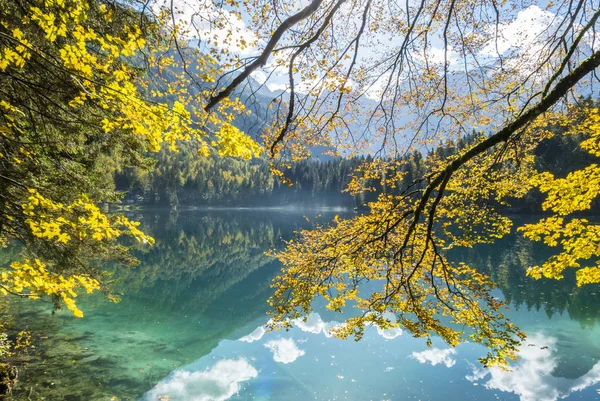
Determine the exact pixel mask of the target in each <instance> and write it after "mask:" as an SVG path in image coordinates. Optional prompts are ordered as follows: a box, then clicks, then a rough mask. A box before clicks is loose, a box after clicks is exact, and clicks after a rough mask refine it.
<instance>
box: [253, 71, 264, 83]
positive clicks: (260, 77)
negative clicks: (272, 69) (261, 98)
mask: <svg viewBox="0 0 600 401" xmlns="http://www.w3.org/2000/svg"><path fill="white" fill-rule="evenodd" d="M250 76H251V77H252V78H254V79H255V80H256V82H258V83H259V84H264V83H265V82H266V81H267V74H265V73H264V72H262V71H260V70H256V71H254V72H253V73H252V74H250Z"/></svg>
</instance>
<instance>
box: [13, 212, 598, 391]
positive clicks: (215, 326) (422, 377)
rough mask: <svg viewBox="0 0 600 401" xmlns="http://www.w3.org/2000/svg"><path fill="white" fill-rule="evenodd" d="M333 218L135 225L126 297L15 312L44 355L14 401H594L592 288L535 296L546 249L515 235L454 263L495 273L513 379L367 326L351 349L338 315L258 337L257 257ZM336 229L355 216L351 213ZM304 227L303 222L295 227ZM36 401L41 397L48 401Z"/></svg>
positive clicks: (192, 219) (152, 219) (242, 215)
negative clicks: (140, 233) (338, 330)
mask: <svg viewBox="0 0 600 401" xmlns="http://www.w3.org/2000/svg"><path fill="white" fill-rule="evenodd" d="M336 213H337V214H340V215H344V212H343V211H340V210H331V209H323V210H318V211H314V210H300V211H294V210H291V209H281V210H243V209H240V210H205V211H180V212H179V213H169V212H160V211H155V212H144V213H141V214H136V215H135V216H132V217H136V218H137V219H139V220H141V221H142V223H143V227H144V228H145V230H146V231H148V232H150V233H151V234H152V235H153V236H154V237H155V239H156V245H155V246H154V247H152V248H139V249H135V254H136V256H137V257H138V258H139V259H140V261H141V263H140V264H139V265H138V266H136V267H135V268H133V269H117V268H115V269H114V270H115V277H116V278H118V280H117V281H116V282H115V284H114V288H115V289H116V291H117V292H121V293H123V296H122V300H121V302H119V303H117V304H114V303H110V302H108V301H107V300H106V298H105V297H104V296H102V295H94V296H86V297H83V296H82V297H80V299H79V300H78V305H79V306H80V308H81V309H82V310H83V312H84V313H85V317H84V318H83V319H77V318H74V317H72V316H71V315H69V313H68V312H66V311H59V312H57V313H56V314H55V315H53V316H52V315H51V314H50V309H51V307H50V305H47V304H44V303H35V304H33V303H32V302H24V303H19V304H18V305H16V308H17V313H18V314H19V316H20V319H21V321H22V322H24V324H26V325H27V326H28V328H29V329H31V330H32V331H33V332H34V333H36V334H35V336H34V339H35V341H36V344H37V345H36V346H37V350H38V352H37V353H36V355H33V356H32V358H33V359H32V362H33V363H31V364H30V366H29V367H28V369H27V370H26V371H23V372H22V377H21V383H20V390H19V394H18V395H17V397H16V398H17V399H27V398H28V397H30V399H47V400H66V401H76V400H86V401H87V400H111V398H112V397H117V398H115V399H120V400H141V401H156V400H161V401H166V400H170V401H209V400H216V401H224V400H277V401H279V400H289V401H307V400H356V401H367V400H377V401H383V400H444V401H449V400H457V401H458V400H460V401H463V400H521V401H534V400H535V401H550V400H558V399H567V400H594V399H600V325H598V323H599V322H600V287H599V286H588V287H584V288H577V287H576V286H575V284H574V279H573V277H571V276H568V277H566V278H565V279H564V280H562V281H549V280H543V281H534V280H532V279H529V278H527V277H525V273H524V268H525V265H527V264H530V263H537V262H539V261H541V260H542V259H543V258H544V257H546V256H547V255H548V250H547V249H545V248H544V247H543V246H540V245H539V244H532V243H530V242H528V241H525V240H524V239H523V238H521V237H519V236H510V237H507V238H504V239H503V240H501V241H498V242H497V243H496V244H494V245H490V246H481V247H479V248H476V249H469V250H462V251H457V252H455V254H454V255H452V257H454V258H461V259H462V260H466V261H468V262H469V263H471V264H474V265H475V266H477V267H478V268H479V269H480V270H481V271H484V272H486V273H487V274H489V275H490V276H491V277H492V278H493V279H494V280H495V281H496V282H498V285H499V288H498V289H496V290H494V291H495V294H496V295H497V296H498V297H501V298H504V299H507V300H509V301H510V302H511V304H510V311H509V312H508V313H507V314H508V316H509V317H510V318H511V319H512V320H513V321H514V322H515V323H516V324H517V325H519V326H520V328H521V329H522V330H524V331H525V332H526V333H527V334H528V339H527V340H526V342H525V343H524V344H523V345H522V348H521V353H520V359H519V361H517V362H515V363H514V364H513V365H512V366H511V370H512V371H510V372H506V371H503V370H499V369H491V370H486V369H483V368H482V367H481V365H480V364H479V362H478V361H477V358H478V357H481V356H483V355H485V353H486V350H485V349H484V348H483V347H482V346H479V345H475V344H470V343H465V344H462V345H459V346H458V347H456V348H450V347H449V346H447V345H446V344H445V343H443V342H442V341H440V340H439V339H438V340H436V339H434V341H433V346H432V347H431V348H428V347H427V346H426V344H425V340H424V339H416V338H413V337H411V336H409V335H406V333H403V332H402V330H400V329H389V330H381V329H380V328H378V327H370V328H368V329H367V330H366V334H365V336H364V338H363V339H362V340H361V341H359V342H355V341H352V340H346V341H344V340H339V339H336V338H333V337H332V336H331V332H330V331H331V329H332V328H333V327H335V326H336V325H337V324H339V323H338V322H341V321H343V320H344V318H345V317H346V316H340V315H339V314H336V313H334V312H332V311H328V310H324V309H323V308H318V307H317V308H316V313H314V314H312V315H310V316H309V318H308V320H307V321H306V322H302V321H299V322H296V325H295V327H294V328H293V329H291V330H289V331H275V332H266V331H265V330H264V328H263V325H264V324H265V323H266V322H267V320H268V317H267V316H266V314H265V313H266V311H267V304H266V300H267V298H268V297H269V295H270V292H271V288H270V281H271V279H272V278H273V277H274V275H276V274H277V273H278V272H279V271H280V269H281V265H280V264H279V263H278V262H276V261H274V260H272V259H270V258H268V257H267V256H265V254H264V252H265V251H266V250H268V249H273V248H277V247H280V246H281V240H282V239H288V238H290V237H291V236H292V234H293V231H294V230H297V229H299V228H307V227H310V224H311V222H312V221H313V220H314V219H315V218H316V217H315V215H317V214H321V217H319V218H318V219H319V220H320V221H327V220H329V219H331V218H333V216H334V215H335V214H336ZM345 213H346V214H348V215H350V214H349V213H348V212H345ZM305 215H307V216H309V217H310V220H311V221H307V220H306V219H305V218H304V216H305ZM42 397H44V398H42Z"/></svg>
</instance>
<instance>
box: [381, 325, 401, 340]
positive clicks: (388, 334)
mask: <svg viewBox="0 0 600 401" xmlns="http://www.w3.org/2000/svg"><path fill="white" fill-rule="evenodd" d="M377 334H379V335H380V336H381V337H383V338H385V339H386V340H392V339H394V338H396V337H398V336H401V335H402V329H401V328H400V327H394V328H391V329H385V330H384V329H382V328H380V327H377Z"/></svg>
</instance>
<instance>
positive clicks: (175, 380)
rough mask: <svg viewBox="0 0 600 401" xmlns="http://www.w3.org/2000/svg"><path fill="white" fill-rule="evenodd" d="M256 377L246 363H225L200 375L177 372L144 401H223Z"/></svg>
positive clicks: (147, 395) (253, 369) (234, 361)
mask: <svg viewBox="0 0 600 401" xmlns="http://www.w3.org/2000/svg"><path fill="white" fill-rule="evenodd" d="M257 376H258V371H257V370H256V369H255V368H254V367H253V366H252V365H250V364H249V363H248V362H247V361H246V360H245V359H238V360H232V359H225V360H222V361H219V362H217V363H216V364H215V365H214V366H213V367H212V368H210V369H208V370H205V371H203V372H188V371H185V370H178V371H176V372H175V373H173V375H172V376H171V377H170V378H169V379H167V380H166V381H164V382H161V383H159V384H158V385H157V386H156V387H154V388H153V389H152V390H151V391H149V392H148V393H147V394H146V396H145V397H144V398H145V399H146V400H156V399H160V397H164V396H168V397H169V400H171V401H225V400H227V399H229V398H230V397H232V396H233V395H234V394H236V393H237V392H239V391H240V383H242V382H245V381H248V380H250V379H253V378H255V377H257Z"/></svg>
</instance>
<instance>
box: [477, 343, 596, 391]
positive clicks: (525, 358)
mask: <svg viewBox="0 0 600 401" xmlns="http://www.w3.org/2000/svg"><path fill="white" fill-rule="evenodd" d="M528 342H529V343H530V344H535V346H528V345H527V344H524V345H523V346H522V347H521V350H520V353H519V357H520V360H519V362H518V363H517V364H516V365H514V366H511V369H512V372H506V371H504V370H501V369H498V368H491V369H488V370H483V369H478V368H474V369H473V375H472V376H467V377H466V378H467V380H469V381H471V382H474V383H475V382H478V381H480V380H484V379H486V378H487V377H488V376H489V379H488V380H487V381H486V382H484V383H483V385H484V386H485V387H486V388H488V389H495V390H500V391H504V392H507V393H514V394H516V395H518V396H519V397H520V399H521V401H556V400H558V399H559V398H566V397H568V396H569V395H570V394H571V393H573V392H575V391H581V390H583V389H586V388H588V387H590V386H592V385H595V384H597V383H600V362H598V363H596V365H594V367H593V368H592V369H591V370H590V371H589V372H587V373H586V374H585V375H583V376H581V377H579V378H577V379H567V378H564V377H555V376H553V375H552V372H553V371H554V370H555V369H556V367H557V366H558V361H557V358H556V357H555V356H554V351H555V349H556V339H555V338H553V337H546V336H544V335H543V334H541V333H536V334H534V335H533V336H531V337H529V339H528ZM542 347H543V348H544V349H542Z"/></svg>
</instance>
